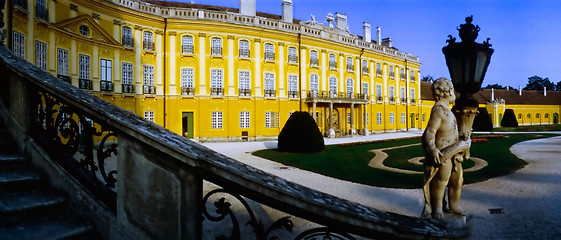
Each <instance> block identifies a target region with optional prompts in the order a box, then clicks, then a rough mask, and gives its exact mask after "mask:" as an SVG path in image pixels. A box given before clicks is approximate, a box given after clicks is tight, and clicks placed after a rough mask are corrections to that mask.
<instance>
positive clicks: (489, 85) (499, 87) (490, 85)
mask: <svg viewBox="0 0 561 240" xmlns="http://www.w3.org/2000/svg"><path fill="white" fill-rule="evenodd" d="M491 88H494V89H505V88H506V87H503V85H500V84H497V83H495V84H488V85H487V86H486V87H485V89H491Z"/></svg>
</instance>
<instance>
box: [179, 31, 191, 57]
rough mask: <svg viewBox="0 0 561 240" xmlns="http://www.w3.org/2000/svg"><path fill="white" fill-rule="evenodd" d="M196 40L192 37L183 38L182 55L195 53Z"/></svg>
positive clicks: (185, 36) (184, 36)
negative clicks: (194, 43)
mask: <svg viewBox="0 0 561 240" xmlns="http://www.w3.org/2000/svg"><path fill="white" fill-rule="evenodd" d="M193 42H194V38H193V36H191V35H183V36H181V53H183V54H193V52H194V45H193Z"/></svg>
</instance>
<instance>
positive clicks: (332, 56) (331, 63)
mask: <svg viewBox="0 0 561 240" xmlns="http://www.w3.org/2000/svg"><path fill="white" fill-rule="evenodd" d="M329 68H337V56H335V54H333V53H331V54H329Z"/></svg>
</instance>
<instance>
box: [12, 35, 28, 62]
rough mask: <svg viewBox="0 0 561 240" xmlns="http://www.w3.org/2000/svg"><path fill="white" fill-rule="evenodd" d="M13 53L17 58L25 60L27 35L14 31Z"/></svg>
mask: <svg viewBox="0 0 561 240" xmlns="http://www.w3.org/2000/svg"><path fill="white" fill-rule="evenodd" d="M12 43H13V44H12V52H13V53H14V55H16V57H19V58H21V59H25V35H23V34H21V33H19V32H16V31H14V36H13V40H12Z"/></svg>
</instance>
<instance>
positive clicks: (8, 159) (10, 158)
mask: <svg viewBox="0 0 561 240" xmlns="http://www.w3.org/2000/svg"><path fill="white" fill-rule="evenodd" d="M25 161H26V158H25V156H24V155H23V154H18V153H15V154H1V153H0V164H14V163H24V162H25Z"/></svg>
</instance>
